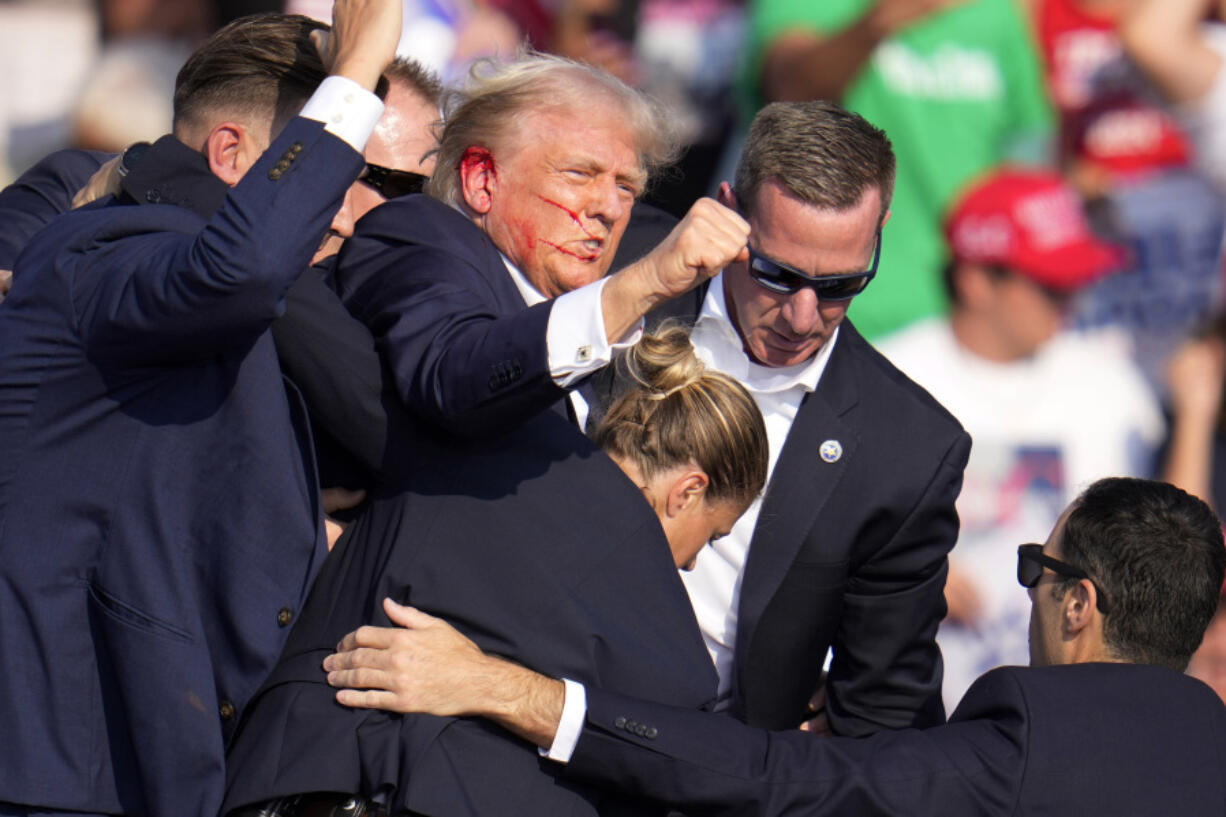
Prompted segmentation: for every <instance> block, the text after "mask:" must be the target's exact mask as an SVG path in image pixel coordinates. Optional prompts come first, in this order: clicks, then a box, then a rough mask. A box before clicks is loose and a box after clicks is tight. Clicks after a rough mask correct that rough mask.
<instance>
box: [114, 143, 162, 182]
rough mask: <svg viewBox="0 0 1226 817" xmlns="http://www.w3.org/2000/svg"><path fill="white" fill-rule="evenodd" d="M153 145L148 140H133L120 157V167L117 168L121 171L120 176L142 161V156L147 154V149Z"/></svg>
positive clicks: (125, 174)
mask: <svg viewBox="0 0 1226 817" xmlns="http://www.w3.org/2000/svg"><path fill="white" fill-rule="evenodd" d="M151 147H153V146H152V145H150V144H149V143H148V142H133V143H132V144H130V145H128V149H127V150H125V151H124V152H123V155H121V156H120V157H119V167H118V168H116V170H117V172H118V173H119V178H121V179H122V178H123V177H124V176H127V175H128V172H129V171H130V170H131V169H132V166H133V165H134V164H136V163H137V162H139V161H140V157H141V156H143V155H144V154H145V151H146V150H148V149H149V148H151Z"/></svg>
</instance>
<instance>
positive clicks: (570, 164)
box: [556, 156, 647, 195]
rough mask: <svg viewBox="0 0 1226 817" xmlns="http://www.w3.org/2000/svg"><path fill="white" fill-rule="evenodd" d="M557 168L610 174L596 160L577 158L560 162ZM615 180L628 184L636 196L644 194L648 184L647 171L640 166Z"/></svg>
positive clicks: (619, 174) (616, 177)
mask: <svg viewBox="0 0 1226 817" xmlns="http://www.w3.org/2000/svg"><path fill="white" fill-rule="evenodd" d="M556 166H557V167H559V168H560V169H564V170H566V169H577V170H586V171H588V172H590V173H608V172H609V169H608V168H607V167H606V166H605V165H603V164H601V163H600V162H598V161H596V160H595V159H591V158H587V157H582V156H575V157H569V158H566V159H563V160H562V161H560V162H558V163H557V165H556ZM614 178H615V179H616V180H617V181H618V182H619V183H621V184H628V185H630V186H631V187H633V188H634V189H635V191H636V193H635V195H638V194H640V193H642V192H643V188H644V187H645V186H646V184H647V171H646V170H644V169H643V168H642V166H641V165H640V166H639V168H638V169H637V170H635V171H634V172H633V173H618V174H616V176H614Z"/></svg>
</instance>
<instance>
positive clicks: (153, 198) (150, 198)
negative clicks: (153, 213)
mask: <svg viewBox="0 0 1226 817" xmlns="http://www.w3.org/2000/svg"><path fill="white" fill-rule="evenodd" d="M161 200H162V191H160V190H146V191H145V201H147V202H149V203H150V204H157V203H158V202H159V201H161Z"/></svg>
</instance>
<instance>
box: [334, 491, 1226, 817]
mask: <svg viewBox="0 0 1226 817" xmlns="http://www.w3.org/2000/svg"><path fill="white" fill-rule="evenodd" d="M1224 573H1226V546H1224V545H1223V541H1222V531H1221V524H1220V522H1219V521H1218V519H1217V517H1216V516H1214V514H1213V512H1212V511H1211V510H1210V509H1209V508H1208V506H1206V505H1205V504H1204V503H1203V502H1201V501H1200V500H1198V499H1196V498H1195V497H1192V496H1190V495H1189V494H1187V493H1184V492H1183V491H1181V490H1179V489H1178V488H1175V487H1173V486H1171V485H1168V484H1166V483H1161V482H1151V481H1147V480H1139V479H1128V478H1111V479H1104V480H1100V481H1098V482H1096V483H1094V484H1093V485H1091V486H1090V487H1089V488H1088V489H1087V490H1086V491H1085V492H1084V493H1083V494H1082V495H1081V496H1080V497H1078V499H1077V500H1076V501H1074V502H1073V504H1072V505H1071V506H1069V508H1068V509H1067V510H1066V511H1065V513H1064V514H1063V515H1062V516H1061V518H1060V520H1059V521H1058V522H1057V523H1056V526H1055V528H1054V529H1053V530H1052V532H1051V535H1050V537H1049V538H1048V540H1047V542H1046V543H1045V544H1043V545H1037V544H1036V545H1022V546H1021V547H1020V548H1019V549H1018V561H1017V577H1018V581H1019V582H1021V583H1022V584H1023V585H1024V586H1025V587H1027V588H1028V592H1029V594H1030V602H1031V616H1030V648H1031V667H1030V668H1024V667H1005V668H1001V669H996V670H993V671H992V672H989V673H988V674H987V675H984V676H983V677H982V678H980V679H979V681H977V682H976V683H975V685H974V686H973V687H972V688H971V690H970V691H969V692H968V693H967V695H966V697H965V698H963V700H962V703H961V704H960V705H959V707H958V709H957V710H956V711H955V712H954V714H953V717H952V718H951V719H950V722H949V724H948V725H945V726H940V727H936V728H933V729H929V730H905V731H902V732H896V733H883V734H879V735H875V736H873V737H871V738H868V739H865V740H851V739H845V738H831V739H819V738H815V737H813V736H810V735H805V734H803V733H801V732H797V731H785V732H766V731H763V730H758V729H753V728H751V727H747V726H744V725H743V724H739V723H737V722H736V721H734V720H732V719H730V718H720V717H718V716H713V715H710V714H707V713H701V712H693V711H688V710H683V709H677V708H670V707H664V706H660V705H658V704H652V703H644V702H642V701H636V700H632V699H629V698H624V697H621V696H617V695H613V694H609V693H606V692H603V691H595V690H589V691H588V694H587V696H586V707H587V714H586V720H585V722H584V726H583V732H582V734H581V735H580V737H579V740H578V744H577V747H576V750H575V753H574V755H573V756H572V757H571V759H570V762H569V765H568V766H567V774H568V775H569V776H573V777H574V778H575V779H577V780H584V781H588V782H599V783H602V784H606V785H611V786H616V787H617V788H618V789H619V790H622V791H627V790H629V791H633V792H635V793H638V794H642V795H646V796H649V797H653V798H655V799H658V800H661V801H663V802H666V803H668V804H670V805H672V806H675V807H678V808H680V809H682V810H683V811H685V812H686V813H687V814H708V815H718V814H737V815H776V814H777V815H782V814H803V815H812V816H813V817H818V815H825V814H832V815H833V814H856V815H866V816H869V815H882V816H883V817H899V816H901V815H911V816H912V817H922V816H923V815H949V814H955V815H984V817H987V815H1022V816H1023V817H1024V816H1025V815H1039V814H1057V813H1059V814H1081V815H1094V816H1095V817H1107V816H1108V815H1119V814H1165V813H1171V812H1178V813H1179V814H1184V815H1195V816H1196V817H1216V815H1220V814H1222V813H1224V812H1226V787H1224V786H1223V783H1222V758H1223V757H1226V708H1223V706H1222V703H1221V701H1220V700H1218V698H1217V697H1216V696H1215V695H1214V694H1213V692H1212V691H1211V690H1210V689H1209V688H1208V687H1206V686H1205V685H1204V684H1202V683H1201V682H1199V681H1196V680H1194V679H1191V678H1188V677H1187V676H1185V675H1182V674H1181V672H1182V671H1183V669H1184V668H1185V666H1186V665H1187V663H1188V658H1189V656H1191V654H1192V652H1193V650H1195V649H1196V646H1197V645H1198V644H1199V643H1200V640H1201V637H1202V636H1203V634H1204V632H1205V627H1206V625H1207V624H1208V623H1209V621H1210V619H1211V618H1212V616H1213V614H1214V611H1215V610H1216V608H1217V604H1218V593H1219V588H1220V587H1221V583H1222V579H1223V574H1224ZM397 617H398V618H399V619H400V620H401V623H402V624H403V625H404V626H405V627H406V629H405V631H404V632H402V633H400V634H399V638H400V641H401V653H402V654H401V658H404V659H407V661H406V662H405V664H403V665H402V666H409V667H414V666H416V667H420V670H419V671H418V672H416V673H415V674H413V675H408V674H402V675H401V676H400V678H399V681H400V683H398V684H396V685H395V688H396V694H395V695H392V696H388V694H387V693H374V694H375V695H383V696H384V701H383V705H384V706H385V707H387V708H396V709H400V710H402V711H410V710H411V711H430V712H435V713H438V714H444V713H445V714H481V715H484V716H486V717H492V718H494V719H495V720H496V721H498V722H499V723H501V724H503V725H504V726H506V727H508V728H511V729H514V730H516V731H518V732H519V733H520V734H523V735H524V736H525V737H528V738H529V739H531V740H534V741H536V742H537V743H538V744H539V745H542V746H546V745H549V744H550V742H551V741H552V740H553V731H554V728H555V727H556V726H557V724H558V723H559V721H560V715H561V711H562V701H563V697H564V696H563V691H562V682H561V681H554V680H550V679H546V678H544V677H543V676H539V675H535V674H534V673H532V672H531V671H530V670H526V669H524V668H522V667H518V666H515V665H512V664H509V663H506V662H503V661H500V660H498V659H494V658H489V657H487V656H484V655H482V654H481V653H480V652H479V651H477V650H476V648H475V647H474V646H473V645H472V644H471V642H468V641H467V640H466V639H464V638H463V637H462V636H459V634H458V633H456V632H455V631H454V630H452V629H451V628H450V627H449V626H448V625H446V624H445V623H444V622H442V621H440V620H438V619H434V618H431V617H430V616H426V615H425V614H424V613H420V612H419V611H416V610H413V609H411V608H401V610H400V611H399V615H398V616H397ZM353 642H354V640H353V639H352V638H347V639H346V641H345V643H343V644H342V647H343V648H345V649H346V650H348V649H350V648H351V647H352V646H353ZM349 654H350V653H348V652H342V653H340V654H339V655H336V656H333V657H331V658H329V659H328V662H329V664H330V665H331V666H332V667H333V677H332V678H331V679H330V680H332V681H333V682H335V683H337V684H344V683H345V682H346V681H347V680H350V679H347V678H346V677H345V676H346V675H348V674H349V673H348V672H347V671H346V670H345V669H344V667H346V666H347V665H348V662H347V661H346V656H347V655H349ZM346 694H350V695H353V694H357V693H352V692H350V693H346Z"/></svg>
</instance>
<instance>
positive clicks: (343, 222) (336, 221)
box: [330, 187, 354, 238]
mask: <svg viewBox="0 0 1226 817" xmlns="http://www.w3.org/2000/svg"><path fill="white" fill-rule="evenodd" d="M353 222H354V218H353V188H352V187H351V188H349V189H348V190H346V191H345V198H344V200H343V201H342V202H341V209H339V210H337V211H336V215H334V216H333V217H332V225H331V227H330V229H331V231H332V232H333V233H335V234H336V235H339V236H340V237H341V238H349V237H350V236H352V235H353Z"/></svg>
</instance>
